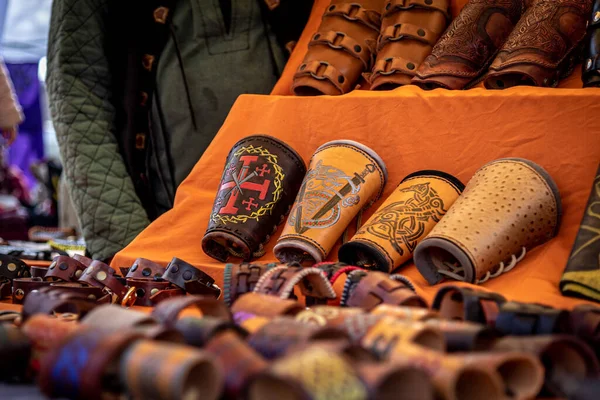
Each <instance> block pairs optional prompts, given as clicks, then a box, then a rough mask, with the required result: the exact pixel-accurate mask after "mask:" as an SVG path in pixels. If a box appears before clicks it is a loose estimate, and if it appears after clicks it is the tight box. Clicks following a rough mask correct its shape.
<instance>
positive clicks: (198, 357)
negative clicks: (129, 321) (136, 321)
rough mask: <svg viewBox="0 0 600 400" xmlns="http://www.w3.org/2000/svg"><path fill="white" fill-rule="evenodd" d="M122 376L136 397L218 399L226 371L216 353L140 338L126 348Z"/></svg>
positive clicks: (128, 390) (122, 362)
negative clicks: (213, 355) (213, 354)
mask: <svg viewBox="0 0 600 400" xmlns="http://www.w3.org/2000/svg"><path fill="white" fill-rule="evenodd" d="M119 370H120V377H121V381H122V382H124V383H125V386H126V387H127V392H128V393H129V394H130V395H131V396H132V397H133V398H136V399H156V398H160V399H169V400H171V399H172V400H175V399H188V398H197V397H199V396H201V397H202V398H203V399H211V400H216V399H217V398H218V396H219V394H220V391H221V388H222V385H223V381H224V379H223V374H222V372H221V370H220V368H219V366H218V365H217V363H216V361H215V359H214V357H212V356H211V355H210V354H209V353H207V352H204V351H201V350H198V349H195V348H193V347H189V346H181V345H176V344H168V343H162V342H153V341H147V340H140V341H138V342H136V343H134V344H133V345H132V346H130V347H129V349H128V350H127V351H126V352H125V354H124V355H123V357H122V358H121V362H120V368H119Z"/></svg>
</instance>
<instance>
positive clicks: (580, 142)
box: [112, 0, 600, 308]
mask: <svg viewBox="0 0 600 400" xmlns="http://www.w3.org/2000/svg"><path fill="white" fill-rule="evenodd" d="M465 3H466V0H459V1H454V3H453V7H452V10H453V13H454V14H455V15H456V13H457V12H458V10H459V9H460V7H461V6H462V5H464V4H465ZM327 4H329V0H317V1H316V3H315V7H314V9H313V14H312V16H311V18H310V21H309V23H308V26H307V28H306V30H305V32H304V34H303V36H302V38H301V40H300V41H299V43H298V46H297V48H296V51H295V52H294V54H292V56H291V59H290V62H289V65H288V66H287V68H286V70H285V72H284V74H283V76H282V78H281V80H280V81H279V83H278V84H277V86H276V87H275V88H274V90H273V94H279V95H286V94H289V93H290V90H289V88H290V86H291V81H292V76H293V74H294V71H295V70H296V68H297V66H298V65H299V63H300V62H301V61H302V58H303V57H304V52H305V51H306V46H307V43H308V39H309V37H310V36H311V34H312V33H313V32H314V31H315V30H316V27H317V26H318V24H319V20H320V15H321V14H322V12H323V9H324V8H325V6H326V5H327ZM578 71H579V69H576V73H574V74H573V76H571V77H569V78H568V79H566V80H565V81H563V82H562V83H561V86H562V87H577V88H580V87H581V81H580V78H579V72H578ZM598 115H600V89H585V90H584V89H539V88H530V87H518V88H512V89H507V90H503V91H487V90H485V89H481V88H475V89H471V90H468V91H448V90H443V89H438V90H434V91H430V92H427V91H423V90H421V89H419V88H417V87H413V86H406V87H402V88H399V89H396V90H394V91H391V92H369V91H354V92H352V93H350V94H348V95H344V96H339V97H328V96H324V97H312V98H307V97H302V98H300V97H291V96H275V95H272V96H255V95H243V96H240V98H239V99H238V101H237V102H236V103H235V105H234V106H233V108H232V109H231V112H230V113H229V116H228V117H227V120H226V121H225V123H224V124H223V127H222V128H221V130H220V131H219V133H218V135H217V136H216V138H215V139H214V141H213V142H212V144H211V145H210V147H209V148H208V149H207V151H206V153H205V154H204V156H203V157H202V158H201V159H200V161H199V162H198V163H197V164H196V166H195V167H194V169H193V171H192V172H191V173H190V176H189V177H188V178H187V179H186V180H185V181H184V182H183V183H182V184H181V186H180V187H179V189H178V191H177V195H176V198H175V207H174V208H173V209H172V210H171V211H169V212H167V213H166V214H164V215H163V216H161V217H160V218H159V219H157V220H156V221H155V222H154V223H152V224H151V225H150V226H149V227H148V228H147V229H146V230H144V231H143V232H142V233H141V234H140V235H139V236H138V237H137V238H136V239H135V240H134V241H133V242H132V243H131V244H130V245H129V246H128V247H127V248H125V249H124V250H123V251H121V252H120V253H118V254H117V255H116V257H115V258H114V260H113V262H112V265H113V266H114V267H119V266H129V265H131V264H132V263H133V261H134V260H135V258H137V257H145V258H149V259H151V260H154V261H156V262H159V263H161V264H163V265H166V264H167V263H168V262H169V260H170V259H171V258H172V257H173V256H177V257H180V258H182V259H184V260H186V261H188V262H190V263H192V264H194V265H196V266H197V267H199V268H201V269H202V270H204V271H205V272H207V273H208V274H210V275H212V276H213V277H214V278H215V279H216V280H217V284H219V285H222V281H223V264H221V263H218V262H216V261H215V260H213V259H211V258H209V257H208V256H206V255H205V254H204V253H203V252H202V248H201V240H202V236H203V234H204V231H205V229H206V227H207V225H208V217H209V214H210V211H211V208H212V204H213V200H214V198H215V193H216V191H217V186H218V183H219V179H220V177H221V174H222V172H223V166H224V163H225V159H226V157H227V153H228V152H229V150H230V149H231V147H232V146H233V144H234V143H235V142H236V141H237V140H239V139H241V138H243V137H245V136H248V135H253V134H258V133H261V134H268V135H272V136H275V137H277V138H279V139H282V140H284V141H285V142H287V143H288V144H290V145H291V146H292V147H293V148H294V149H296V150H297V151H298V152H299V153H300V155H301V156H302V157H304V159H305V161H306V162H307V163H308V160H309V159H310V156H311V154H312V153H313V152H314V150H315V149H316V148H317V147H318V146H319V145H321V144H323V143H325V142H327V141H329V140H334V139H351V140H356V141H358V142H361V143H364V144H365V145H367V146H369V147H371V148H372V149H374V150H375V151H376V152H377V153H378V154H379V155H380V156H381V157H382V158H383V160H384V161H385V162H386V164H387V168H388V173H389V179H388V185H387V187H386V190H385V193H384V195H383V197H382V200H380V201H379V202H378V203H376V204H375V205H374V207H372V208H371V209H370V210H368V212H366V214H365V216H364V217H363V221H366V220H367V218H368V217H369V216H370V215H371V214H372V213H373V211H374V210H376V209H377V207H378V206H379V205H380V204H381V202H382V201H383V200H384V199H385V198H386V197H387V195H389V194H390V193H391V191H392V190H393V189H394V188H395V187H396V186H397V185H398V182H400V180H401V179H402V178H403V177H404V176H406V175H407V174H409V173H411V172H414V171H416V170H419V169H439V170H442V171H445V172H448V173H451V174H453V175H455V176H457V177H458V178H459V179H461V180H462V181H463V182H464V183H465V184H466V183H467V182H468V181H469V179H470V178H471V176H472V175H473V174H474V172H475V171H476V170H477V169H478V168H479V167H481V166H482V165H484V164H485V163H487V162H489V161H492V160H494V159H497V158H501V157H524V158H528V159H530V160H532V161H534V162H536V163H538V164H540V165H542V166H543V167H544V168H545V169H546V170H547V171H548V172H549V173H550V174H551V175H552V176H553V177H554V179H555V180H556V183H557V185H558V187H559V189H560V193H561V195H562V200H563V206H564V216H563V221H562V227H561V229H560V232H559V234H558V236H557V237H556V238H554V239H552V240H551V241H550V242H549V243H548V244H545V245H543V246H541V247H539V248H536V249H534V250H533V251H531V253H529V254H527V256H526V257H525V259H524V260H523V261H522V262H521V263H520V264H519V265H517V267H515V268H514V270H512V271H510V272H508V273H506V274H504V275H502V276H500V277H498V278H495V279H492V280H490V281H489V282H486V283H485V284H484V285H482V287H484V288H486V289H489V290H492V291H495V292H499V293H502V294H503V295H504V296H506V297H507V298H509V299H513V300H518V301H526V302H538V303H544V304H548V305H552V306H555V307H565V308H570V307H573V306H574V305H576V304H579V303H582V302H583V301H581V300H576V299H571V298H567V297H563V296H561V295H560V292H559V290H558V282H559V280H560V277H561V274H562V272H563V269H564V267H565V264H566V261H567V258H568V255H569V252H570V250H571V246H572V245H573V241H574V239H575V235H576V233H577V229H578V225H579V222H580V221H581V217H582V215H583V209H584V206H585V203H586V200H587V198H588V195H589V190H590V185H591V182H592V179H593V177H594V174H595V172H596V168H597V165H598V160H600V118H598ZM351 233H353V232H351ZM279 234H281V227H280V229H279V230H278V233H277V234H276V235H275V236H274V237H273V239H272V240H271V241H270V242H269V244H268V246H267V254H266V255H265V256H264V257H262V258H260V259H258V260H257V261H258V262H269V261H275V258H274V257H273V252H272V249H273V245H274V244H275V241H276V240H275V239H276V238H277V237H278V236H279ZM336 255H337V247H336V248H335V249H334V250H333V251H332V252H331V254H330V256H329V259H335V257H336ZM397 272H399V273H402V274H405V275H406V276H408V277H409V278H410V279H411V280H412V281H413V282H414V283H415V284H416V285H417V288H418V292H419V293H420V294H421V295H423V296H425V298H426V299H427V300H428V301H431V300H432V298H433V296H434V294H435V293H436V292H437V290H438V289H439V287H440V285H436V286H429V285H428V284H427V283H426V282H425V280H424V279H423V278H422V277H421V276H420V275H419V273H418V272H417V270H416V268H415V267H414V265H409V266H405V267H402V268H400V269H399V270H397Z"/></svg>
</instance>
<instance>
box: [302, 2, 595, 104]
mask: <svg viewBox="0 0 600 400" xmlns="http://www.w3.org/2000/svg"><path fill="white" fill-rule="evenodd" d="M378 3H380V2H374V1H371V2H366V1H365V2H363V3H360V4H359V3H349V2H340V1H334V2H333V3H332V5H330V6H329V8H328V9H327V11H326V12H325V14H324V16H323V22H322V24H321V26H320V27H319V30H318V32H316V33H315V34H314V36H313V39H312V40H311V42H310V44H309V46H308V52H307V54H306V57H305V59H304V61H303V62H302V64H301V65H300V66H299V68H298V71H297V72H296V75H295V76H294V83H293V86H292V89H293V91H294V93H295V94H296V95H318V94H328V95H339V94H344V93H348V92H349V91H351V90H353V89H355V88H356V87H357V85H360V86H361V87H368V86H369V84H370V85H371V86H370V88H371V89H372V90H388V89H393V88H396V87H398V86H401V85H407V84H410V83H412V84H415V85H418V86H420V87H422V88H423V89H435V88H446V89H467V88H470V87H473V86H475V85H477V84H479V83H481V82H483V83H484V85H485V87H487V88H488V89H503V88H508V87H513V86H521V85H529V86H540V87H555V86H556V85H557V84H558V82H559V80H560V79H562V78H564V77H566V76H568V75H569V74H570V73H571V72H572V71H573V67H574V66H575V64H576V63H577V62H578V61H579V58H580V54H581V52H580V51H579V49H580V44H581V43H582V40H583V38H584V36H585V32H586V23H587V20H588V19H589V15H590V12H591V9H592V0H558V1H555V0H536V1H533V0H470V1H469V2H468V3H467V4H466V5H465V7H464V8H463V9H462V10H461V12H460V14H459V15H458V16H457V17H456V19H454V20H453V21H452V23H451V24H450V26H449V27H448V29H446V31H445V32H444V33H443V34H442V31H444V29H445V27H446V24H447V21H448V18H449V15H448V3H447V1H444V0H410V1H396V0H392V1H387V2H385V3H384V4H378ZM378 6H381V7H380V8H378ZM340 8H343V10H344V11H343V12H342V11H339V10H340ZM592 21H593V16H592ZM356 26H360V28H359V29H357V28H356ZM367 27H368V28H367ZM332 29H333V30H332ZM377 30H378V32H376V31H377ZM375 40H376V41H375ZM355 42H356V43H358V46H357V45H356V44H355ZM593 43H594V41H593V40H592V43H591V46H592V47H594V44H593ZM363 44H364V45H365V46H366V48H365V46H363ZM358 49H360V51H358ZM369 58H370V59H369ZM588 60H592V62H591V63H590V62H589V61H588V62H587V63H586V64H584V73H585V71H586V69H585V68H586V66H587V65H588V64H590V68H589V69H590V70H593V69H594V68H593V66H594V65H595V61H594V60H595V58H593V56H590V57H589V58H588ZM363 76H365V77H366V78H367V79H366V80H364V79H362V77H363Z"/></svg>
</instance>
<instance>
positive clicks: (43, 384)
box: [38, 329, 140, 400]
mask: <svg viewBox="0 0 600 400" xmlns="http://www.w3.org/2000/svg"><path fill="white" fill-rule="evenodd" d="M139 338H140V335H139V334H136V333H131V332H130V333H123V332H119V333H112V334H107V333H106V332H105V331H103V330H94V329H79V330H77V331H76V332H74V333H73V334H72V335H70V336H69V337H68V338H67V339H66V340H65V341H63V342H62V344H61V345H59V346H57V347H56V348H54V349H52V351H50V352H49V353H48V354H47V355H46V356H45V357H44V359H43V360H42V364H41V368H40V373H39V376H38V381H39V385H40V388H41V389H42V392H44V393H45V394H46V395H48V396H49V397H51V398H57V397H68V398H70V399H92V400H101V399H103V398H105V397H104V395H105V392H109V393H110V392H113V395H114V393H115V392H116V393H119V392H121V388H120V387H119V386H116V387H111V386H110V384H112V385H115V384H116V382H118V376H117V375H116V374H115V371H111V372H112V373H111V372H109V371H108V369H109V366H110V365H111V364H114V363H115V361H116V360H118V359H119V358H120V356H121V353H122V352H124V351H125V349H126V348H127V346H128V345H129V344H130V343H131V342H132V341H135V340H137V339H139Z"/></svg>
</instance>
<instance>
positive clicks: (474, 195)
mask: <svg viewBox="0 0 600 400" xmlns="http://www.w3.org/2000/svg"><path fill="white" fill-rule="evenodd" d="M560 216H561V201H560V195H559V193H558V189H557V187H556V184H555V183H554V181H553V180H552V178H551V177H550V175H549V174H548V173H547V172H546V171H544V169H543V168H542V167H540V166H539V165H537V164H535V163H533V162H532V161H528V160H524V159H520V158H504V159H499V160H496V161H492V162H490V163H488V164H486V165H484V166H483V167H482V168H481V169H480V170H479V171H477V173H476V174H475V175H474V176H473V178H472V179H471V180H470V181H469V183H468V184H467V187H466V188H465V190H464V192H463V194H462V195H461V196H460V197H459V198H458V200H456V202H454V204H453V205H452V207H450V210H448V212H447V213H446V215H445V216H444V217H443V218H442V220H441V221H440V222H439V223H438V224H437V225H436V226H435V227H434V228H433V230H432V231H431V232H430V233H429V235H427V237H426V238H425V239H424V240H423V241H422V242H421V243H419V244H418V245H417V248H416V249H415V254H414V260H415V264H416V266H417V269H418V270H419V272H420V273H421V275H423V277H425V279H426V280H427V281H428V282H429V283H430V284H435V283H438V282H439V281H440V280H442V278H444V277H445V278H452V279H457V280H462V281H465V282H469V283H483V282H485V281H486V280H488V279H490V278H494V277H496V276H498V275H500V274H502V273H503V272H506V271H509V270H511V269H512V268H514V267H515V265H516V264H517V263H518V262H519V261H520V260H521V259H522V258H523V257H525V253H526V252H527V251H529V250H531V249H533V248H534V247H536V246H539V245H541V244H543V243H545V242H547V241H548V240H550V239H551V238H552V237H554V236H555V235H556V234H557V232H558V228H559V225H560Z"/></svg>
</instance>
